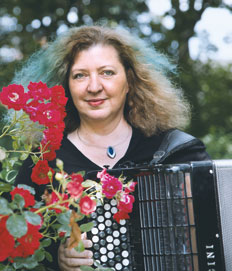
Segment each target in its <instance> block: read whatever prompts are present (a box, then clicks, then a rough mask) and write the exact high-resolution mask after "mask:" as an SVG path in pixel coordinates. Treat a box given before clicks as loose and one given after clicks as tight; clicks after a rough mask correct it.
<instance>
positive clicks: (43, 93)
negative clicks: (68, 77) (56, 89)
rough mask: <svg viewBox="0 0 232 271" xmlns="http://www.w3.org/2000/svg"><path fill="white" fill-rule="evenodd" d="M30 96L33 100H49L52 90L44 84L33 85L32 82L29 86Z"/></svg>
mask: <svg viewBox="0 0 232 271" xmlns="http://www.w3.org/2000/svg"><path fill="white" fill-rule="evenodd" d="M28 89H29V92H28V94H29V96H30V98H32V99H33V100H42V101H43V100H44V99H46V100H48V99H49V98H50V97H51V89H50V88H48V87H47V85H46V84H45V83H43V82H41V81H40V82H38V83H33V82H30V84H29V85H28Z"/></svg>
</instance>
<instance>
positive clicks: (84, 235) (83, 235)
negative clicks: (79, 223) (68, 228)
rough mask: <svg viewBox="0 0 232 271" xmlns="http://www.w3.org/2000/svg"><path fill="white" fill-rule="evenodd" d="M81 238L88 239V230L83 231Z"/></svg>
mask: <svg viewBox="0 0 232 271" xmlns="http://www.w3.org/2000/svg"><path fill="white" fill-rule="evenodd" d="M81 239H82V240H85V239H87V234H86V232H83V233H82V234H81Z"/></svg>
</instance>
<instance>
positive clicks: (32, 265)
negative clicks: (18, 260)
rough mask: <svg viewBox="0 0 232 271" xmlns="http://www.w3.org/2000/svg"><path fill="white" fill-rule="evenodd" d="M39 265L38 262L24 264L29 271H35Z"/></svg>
mask: <svg viewBox="0 0 232 271" xmlns="http://www.w3.org/2000/svg"><path fill="white" fill-rule="evenodd" d="M37 265H38V262H36V261H33V262H28V263H23V266H24V267H26V268H27V269H34V268H35V267H36V266H37Z"/></svg>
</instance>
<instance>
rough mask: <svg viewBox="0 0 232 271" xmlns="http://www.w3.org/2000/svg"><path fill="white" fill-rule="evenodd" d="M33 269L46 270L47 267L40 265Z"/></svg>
mask: <svg viewBox="0 0 232 271" xmlns="http://www.w3.org/2000/svg"><path fill="white" fill-rule="evenodd" d="M33 271H46V267H44V266H43V265H38V266H36V267H35V268H34V269H33Z"/></svg>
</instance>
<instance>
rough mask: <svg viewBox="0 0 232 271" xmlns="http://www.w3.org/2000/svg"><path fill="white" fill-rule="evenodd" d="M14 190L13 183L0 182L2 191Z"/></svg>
mask: <svg viewBox="0 0 232 271" xmlns="http://www.w3.org/2000/svg"><path fill="white" fill-rule="evenodd" d="M11 190H12V185H11V184H9V183H4V182H0V191H2V192H10V191H11Z"/></svg>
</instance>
